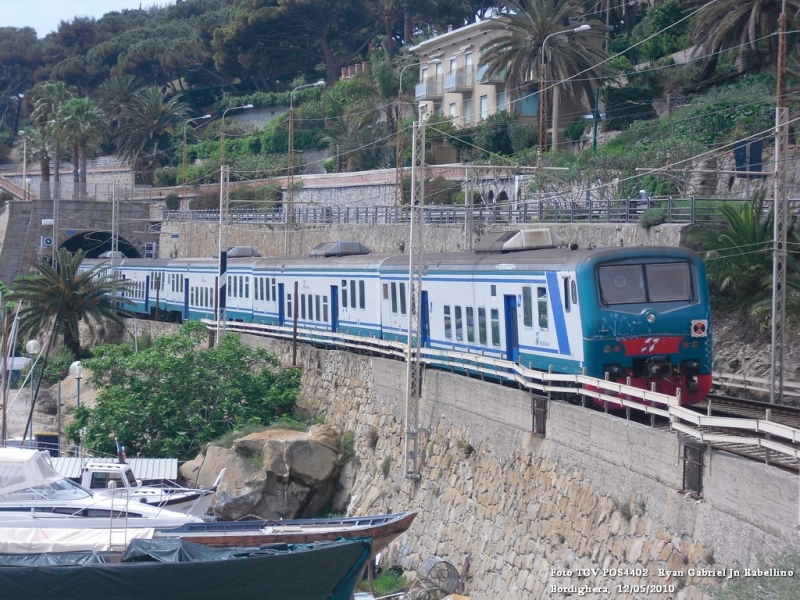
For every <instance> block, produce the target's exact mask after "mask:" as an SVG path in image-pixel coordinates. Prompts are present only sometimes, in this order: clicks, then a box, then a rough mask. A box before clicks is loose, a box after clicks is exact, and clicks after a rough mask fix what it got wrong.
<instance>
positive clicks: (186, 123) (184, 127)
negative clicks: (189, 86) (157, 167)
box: [182, 115, 211, 195]
mask: <svg viewBox="0 0 800 600" xmlns="http://www.w3.org/2000/svg"><path fill="white" fill-rule="evenodd" d="M210 118H211V115H203V116H202V117H195V118H193V119H187V120H186V122H185V123H184V124H183V173H182V175H183V186H184V188H185V187H186V126H187V125H188V124H189V123H191V122H192V121H199V120H201V119H210ZM184 195H186V191H185V190H184Z"/></svg>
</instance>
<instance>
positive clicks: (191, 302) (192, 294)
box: [189, 287, 194, 306]
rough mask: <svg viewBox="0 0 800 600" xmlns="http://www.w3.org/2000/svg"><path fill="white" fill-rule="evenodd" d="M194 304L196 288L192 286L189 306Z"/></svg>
mask: <svg viewBox="0 0 800 600" xmlns="http://www.w3.org/2000/svg"><path fill="white" fill-rule="evenodd" d="M193 304H194V288H193V287H190V288H189V306H192V305H193Z"/></svg>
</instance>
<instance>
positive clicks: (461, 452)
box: [244, 336, 798, 599]
mask: <svg viewBox="0 0 800 600" xmlns="http://www.w3.org/2000/svg"><path fill="white" fill-rule="evenodd" d="M244 339H245V340H246V341H247V342H248V343H251V344H253V345H257V346H263V347H267V348H269V349H270V350H271V351H273V352H275V353H277V354H278V355H280V356H281V357H282V359H283V360H284V362H288V361H289V360H290V357H291V344H289V343H287V342H279V341H274V340H267V339H264V338H257V337H252V336H244ZM298 364H300V365H302V366H303V367H304V375H303V388H302V394H301V396H302V397H301V403H302V404H303V405H305V406H306V407H307V408H308V410H310V411H311V412H313V413H315V414H320V415H324V417H325V420H326V422H327V423H330V424H334V425H338V426H341V427H342V428H343V429H344V430H345V431H352V432H354V434H355V438H356V458H355V461H354V464H353V465H352V467H351V468H350V469H348V470H347V473H348V474H349V475H348V476H349V478H350V479H349V485H350V486H351V488H352V491H351V501H350V511H349V512H350V513H353V514H366V513H381V512H393V511H402V510H415V511H417V512H418V517H417V520H416V521H415V523H414V524H413V526H412V528H411V529H410V530H409V531H408V532H407V534H405V535H404V536H401V537H400V538H398V540H397V541H396V542H395V543H394V544H393V545H392V546H391V547H390V552H389V557H388V560H389V562H390V563H395V564H400V565H402V567H403V568H404V569H406V570H409V571H410V570H413V569H415V568H417V567H418V566H419V565H420V563H421V562H422V560H424V559H425V558H428V557H430V556H438V557H441V558H443V559H444V560H447V561H448V562H450V563H451V564H453V565H455V566H456V567H457V568H460V566H461V565H462V564H463V562H464V560H465V558H466V557H467V555H468V554H469V555H470V556H471V567H470V571H469V573H470V577H469V579H468V581H467V586H466V593H467V594H469V595H470V596H471V597H472V598H476V599H481V598H487V599H489V598H492V599H494V598H510V599H517V598H563V597H573V596H577V592H578V590H577V588H578V587H580V586H601V587H605V588H607V589H608V590H609V591H608V593H606V594H604V593H586V594H585V596H584V597H587V598H643V597H653V596H655V597H663V598H702V597H704V594H703V593H702V592H701V590H700V587H699V586H703V585H706V584H708V585H710V584H713V583H715V582H716V581H717V578H715V577H712V576H709V575H704V576H698V575H692V573H691V571H690V569H701V568H705V569H714V570H718V569H723V568H730V567H734V566H737V565H743V566H745V567H754V566H757V565H762V566H763V556H765V555H768V554H771V553H773V552H777V551H781V550H783V549H785V548H787V547H788V546H790V545H792V544H793V543H796V542H797V533H796V526H797V510H798V490H797V487H798V486H797V477H796V476H795V475H793V474H788V473H784V472H782V471H780V470H777V469H773V468H770V467H766V466H764V465H760V464H758V463H753V462H750V461H746V460H743V459H738V458H736V457H732V456H730V455H726V454H724V453H717V452H714V453H713V454H712V455H711V456H709V455H708V453H706V463H705V471H706V479H705V485H706V488H705V494H704V497H703V499H702V500H700V501H698V500H697V499H695V498H693V497H691V496H689V495H686V494H683V493H681V492H680V491H679V490H680V487H681V461H680V460H679V455H678V449H679V443H678V439H677V437H676V436H675V434H674V433H671V432H669V431H668V430H660V429H652V428H650V427H649V426H648V425H643V424H639V423H635V422H630V421H625V420H624V419H621V418H618V417H615V416H610V415H605V414H603V413H599V412H596V411H591V410H589V409H585V408H581V407H576V406H572V405H568V404H564V403H558V402H553V403H550V405H549V418H548V430H547V436H546V437H544V438H543V437H536V436H534V435H532V434H531V433H530V422H531V412H530V399H529V397H528V395H527V394H526V393H523V392H521V391H518V390H512V389H508V388H504V387H501V386H499V385H495V384H492V383H488V382H481V381H477V380H474V379H468V378H466V377H461V376H458V375H452V374H448V373H442V372H435V371H427V372H426V373H425V376H424V386H423V390H424V400H423V402H422V404H421V407H420V408H421V417H422V419H421V420H422V423H421V424H422V426H423V427H425V428H427V429H428V430H429V432H430V433H429V434H428V435H423V436H422V438H421V444H420V447H421V450H422V451H421V455H420V457H419V472H420V475H421V478H420V480H419V481H418V482H413V481H412V480H409V479H406V478H405V477H404V455H403V451H404V446H403V430H404V414H405V413H404V402H405V396H404V381H405V366H404V364H403V363H402V362H400V361H392V360H385V359H374V358H367V357H361V356H357V355H353V354H348V353H345V352H339V351H326V350H318V349H314V348H310V347H307V346H300V347H299V348H298ZM496 407H500V408H499V409H497V408H496ZM583 568H586V569H601V571H600V573H598V574H592V575H589V576H587V577H579V576H578V571H577V570H578V569H583ZM551 569H556V570H557V571H558V572H557V573H556V574H553V571H551ZM603 569H606V570H611V569H623V570H625V569H627V570H628V574H627V575H626V574H625V573H624V572H623V573H622V574H619V573H617V574H612V573H611V572H610V571H606V573H605V574H603V571H602V570H603ZM660 569H661V570H669V571H675V572H676V574H675V575H674V576H672V577H671V578H670V579H667V577H666V574H664V573H663V572H661V573H660V571H659V570H660ZM644 570H646V571H647V574H646V575H645V574H643V573H644ZM646 583H651V584H656V585H675V586H676V588H675V591H673V592H664V593H661V594H656V593H641V592H631V593H627V592H626V591H625V589H624V588H620V587H618V586H625V585H641V584H646ZM552 586H556V587H555V588H553V587H552ZM570 586H575V589H574V593H573V594H572V595H570V594H569V593H567V592H565V591H563V590H564V589H565V588H566V589H569V588H570Z"/></svg>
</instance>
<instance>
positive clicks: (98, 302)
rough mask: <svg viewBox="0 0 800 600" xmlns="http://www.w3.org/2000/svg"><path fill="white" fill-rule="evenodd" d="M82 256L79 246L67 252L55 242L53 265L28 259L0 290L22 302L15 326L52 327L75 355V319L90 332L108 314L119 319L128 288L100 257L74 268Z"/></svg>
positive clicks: (39, 329)
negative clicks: (22, 272)
mask: <svg viewBox="0 0 800 600" xmlns="http://www.w3.org/2000/svg"><path fill="white" fill-rule="evenodd" d="M85 256H86V255H85V253H84V252H83V251H82V250H79V251H78V252H76V253H75V254H72V253H71V252H70V251H69V250H67V249H65V248H60V249H59V250H58V255H57V263H56V264H57V268H55V269H54V268H53V267H52V266H51V265H50V264H49V263H45V264H37V265H34V274H33V275H27V276H23V277H18V278H17V279H15V280H14V285H13V287H12V291H11V293H10V294H8V295H7V296H6V297H7V299H8V300H12V301H17V302H20V303H21V304H22V306H21V308H20V313H19V314H20V322H19V326H20V331H21V332H31V333H33V334H38V333H40V332H43V331H45V330H47V329H49V328H50V327H52V328H53V332H54V335H59V334H61V335H62V337H63V341H64V346H65V347H66V348H67V350H69V351H70V352H71V353H72V355H73V356H74V357H75V358H78V357H80V354H81V342H80V339H81V338H80V330H79V328H78V325H79V323H80V322H83V323H84V324H86V325H87V326H88V328H89V331H90V332H93V331H94V327H95V326H97V325H100V324H102V323H104V322H106V321H108V320H110V321H113V322H115V323H122V316H124V315H125V314H126V312H125V311H124V310H123V309H121V308H120V306H121V305H122V304H124V303H125V302H126V300H125V297H124V295H123V294H124V293H126V292H129V291H130V282H128V281H125V280H124V279H117V278H116V277H115V276H114V275H113V274H112V273H110V272H108V271H107V266H106V265H105V263H100V264H97V265H96V266H94V267H93V268H92V269H88V270H85V271H79V267H80V265H81V263H82V262H83V259H84V257H85Z"/></svg>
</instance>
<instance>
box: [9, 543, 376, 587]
mask: <svg viewBox="0 0 800 600" xmlns="http://www.w3.org/2000/svg"><path fill="white" fill-rule="evenodd" d="M176 542H177V544H176ZM148 545H150V546H151V548H150V550H148V549H147V546H148ZM371 545H372V544H371V540H370V539H369V538H358V539H352V540H336V541H333V542H319V543H316V544H288V545H278V546H279V547H269V548H264V549H257V548H249V549H242V548H239V549H235V548H226V549H221V550H217V549H209V548H203V547H201V548H191V546H197V545H196V544H191V543H190V542H184V541H181V540H151V541H149V542H148V541H145V540H136V541H135V542H134V543H133V546H134V547H135V549H133V548H132V552H131V554H132V555H133V554H136V555H138V556H139V557H140V558H141V557H143V556H144V555H145V554H146V555H147V556H149V559H146V562H139V560H138V559H137V560H136V562H119V563H117V562H107V563H106V564H80V565H64V564H58V565H43V566H28V565H19V564H12V565H2V564H0V590H2V592H0V597H2V600H109V599H114V600H141V599H142V598H147V600H224V599H227V598H231V599H233V598H235V599H236V600H265V599H286V600H289V599H291V600H350V599H351V598H352V594H353V591H354V590H355V587H356V585H357V584H358V581H359V580H360V578H361V573H362V571H363V569H364V565H365V564H366V562H367V559H368V557H369V555H370V550H371ZM212 555H213V556H214V557H213V558H212ZM153 557H158V559H159V560H172V559H174V560H176V561H177V562H153V560H154V558H153ZM192 557H195V558H200V560H189V561H188V562H184V561H185V560H186V559H189V558H192Z"/></svg>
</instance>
